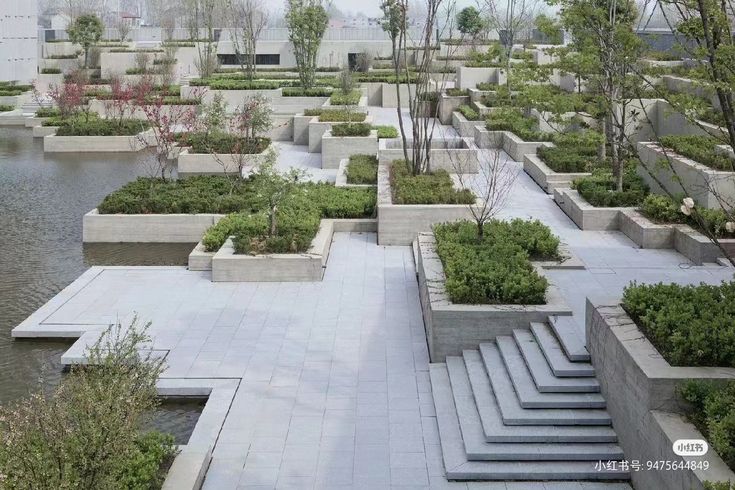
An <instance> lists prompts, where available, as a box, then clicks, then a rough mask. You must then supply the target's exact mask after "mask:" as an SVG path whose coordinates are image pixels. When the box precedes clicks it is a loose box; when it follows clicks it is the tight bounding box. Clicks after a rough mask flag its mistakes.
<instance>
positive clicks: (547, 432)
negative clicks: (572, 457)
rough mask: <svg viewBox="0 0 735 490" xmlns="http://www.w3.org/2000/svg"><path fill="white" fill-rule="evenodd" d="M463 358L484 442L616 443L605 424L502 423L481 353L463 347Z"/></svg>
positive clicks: (612, 433)
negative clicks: (525, 424)
mask: <svg viewBox="0 0 735 490" xmlns="http://www.w3.org/2000/svg"><path fill="white" fill-rule="evenodd" d="M463 357H464V363H465V368H466V371H467V375H468V376H469V382H470V386H471V390H472V396H473V398H474V402H475V407H476V409H477V411H478V413H479V416H480V421H481V423H482V429H483V432H484V434H485V440H486V441H488V442H617V440H618V438H617V435H616V434H615V431H614V430H613V429H612V427H610V426H606V425H588V426H585V425H581V426H580V425H577V426H575V425H538V426H524V425H505V424H504V423H503V416H502V414H501V413H500V408H499V407H498V402H497V400H496V399H495V394H494V393H493V389H492V387H491V386H490V380H489V379H488V376H487V371H485V365H484V364H483V362H482V357H481V356H480V352H479V351H477V350H466V351H464V353H463Z"/></svg>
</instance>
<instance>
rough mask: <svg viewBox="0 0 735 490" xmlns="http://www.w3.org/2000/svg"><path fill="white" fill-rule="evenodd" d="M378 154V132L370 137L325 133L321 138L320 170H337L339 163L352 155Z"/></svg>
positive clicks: (371, 133)
mask: <svg viewBox="0 0 735 490" xmlns="http://www.w3.org/2000/svg"><path fill="white" fill-rule="evenodd" d="M377 153H378V132H377V131H375V130H373V131H371V132H370V136H332V132H331V131H327V132H326V133H324V135H323V136H322V168H339V162H340V161H342V160H343V159H344V158H349V157H350V156H352V155H375V154H377Z"/></svg>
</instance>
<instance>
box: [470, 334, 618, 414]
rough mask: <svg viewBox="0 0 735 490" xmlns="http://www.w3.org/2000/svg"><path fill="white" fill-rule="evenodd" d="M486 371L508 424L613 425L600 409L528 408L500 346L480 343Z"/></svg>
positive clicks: (604, 411)
mask: <svg viewBox="0 0 735 490" xmlns="http://www.w3.org/2000/svg"><path fill="white" fill-rule="evenodd" d="M480 353H481V354H482V359H483V362H484V363H485V369H486V370H487V373H488V376H489V378H490V384H491V386H492V388H493V391H494V392H495V399H496V400H497V401H498V406H499V407H500V413H501V414H502V416H503V423H504V424H506V425H611V423H612V421H611V420H610V415H609V414H608V413H607V411H606V410H603V409H599V408H577V409H573V408H524V407H522V406H521V403H520V401H519V399H518V396H517V395H516V391H515V389H514V388H513V382H512V381H511V379H510V376H509V375H508V371H506V369H505V364H504V363H503V359H502V358H501V356H500V352H499V350H498V347H497V345H495V344H480Z"/></svg>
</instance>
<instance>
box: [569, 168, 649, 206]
mask: <svg viewBox="0 0 735 490" xmlns="http://www.w3.org/2000/svg"><path fill="white" fill-rule="evenodd" d="M572 187H573V188H575V189H577V191H579V194H580V195H581V196H582V197H583V198H584V200H585V201H587V202H588V203H590V204H591V205H593V206H595V207H602V208H617V207H628V206H638V205H639V204H640V203H642V202H643V199H645V197H646V195H647V194H648V186H647V185H646V183H645V182H644V181H643V179H641V177H640V176H638V175H637V174H636V173H635V167H628V168H626V170H625V171H624V174H623V190H622V191H621V192H618V191H616V190H615V179H614V178H613V176H612V173H611V172H610V171H609V170H607V169H598V170H595V171H593V172H592V175H591V176H590V177H584V178H581V179H577V180H575V181H574V182H573V184H572Z"/></svg>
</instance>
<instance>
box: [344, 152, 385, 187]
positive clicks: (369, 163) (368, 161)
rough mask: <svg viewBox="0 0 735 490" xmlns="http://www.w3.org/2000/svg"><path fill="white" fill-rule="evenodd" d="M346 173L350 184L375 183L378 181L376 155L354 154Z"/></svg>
mask: <svg viewBox="0 0 735 490" xmlns="http://www.w3.org/2000/svg"><path fill="white" fill-rule="evenodd" d="M346 173H347V183H348V184H360V185H375V184H377V183H378V159H377V157H376V156H375V155H352V156H350V163H349V164H348V165H347V172H346Z"/></svg>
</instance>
